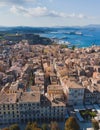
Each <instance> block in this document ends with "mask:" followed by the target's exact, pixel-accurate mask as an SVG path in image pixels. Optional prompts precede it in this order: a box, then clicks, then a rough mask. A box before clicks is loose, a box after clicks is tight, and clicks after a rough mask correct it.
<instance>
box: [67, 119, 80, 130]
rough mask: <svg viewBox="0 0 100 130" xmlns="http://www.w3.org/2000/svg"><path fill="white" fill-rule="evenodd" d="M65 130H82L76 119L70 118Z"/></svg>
mask: <svg viewBox="0 0 100 130" xmlns="http://www.w3.org/2000/svg"><path fill="white" fill-rule="evenodd" d="M65 130H80V127H79V124H78V123H77V121H76V119H75V118H74V117H69V118H68V119H67V120H66V122H65Z"/></svg>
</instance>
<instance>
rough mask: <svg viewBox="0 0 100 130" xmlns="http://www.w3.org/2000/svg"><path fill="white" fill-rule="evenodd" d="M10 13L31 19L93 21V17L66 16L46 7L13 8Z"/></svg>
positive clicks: (73, 14)
mask: <svg viewBox="0 0 100 130" xmlns="http://www.w3.org/2000/svg"><path fill="white" fill-rule="evenodd" d="M10 11H11V12H12V13H14V14H17V15H23V16H30V17H47V16H48V17H62V18H78V19H91V18H92V17H89V16H86V15H84V14H75V13H72V14H66V13H63V12H57V11H54V10H48V9H47V8H46V7H40V6H38V7H35V8H25V7H23V6H15V5H14V6H12V7H11V9H10Z"/></svg>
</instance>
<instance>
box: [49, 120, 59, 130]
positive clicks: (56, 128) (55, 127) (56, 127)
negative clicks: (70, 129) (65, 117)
mask: <svg viewBox="0 0 100 130" xmlns="http://www.w3.org/2000/svg"><path fill="white" fill-rule="evenodd" d="M51 130H59V125H58V123H57V122H56V121H55V122H51Z"/></svg>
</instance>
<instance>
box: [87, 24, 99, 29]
mask: <svg viewBox="0 0 100 130" xmlns="http://www.w3.org/2000/svg"><path fill="white" fill-rule="evenodd" d="M85 27H90V28H100V24H90V25H87V26H85Z"/></svg>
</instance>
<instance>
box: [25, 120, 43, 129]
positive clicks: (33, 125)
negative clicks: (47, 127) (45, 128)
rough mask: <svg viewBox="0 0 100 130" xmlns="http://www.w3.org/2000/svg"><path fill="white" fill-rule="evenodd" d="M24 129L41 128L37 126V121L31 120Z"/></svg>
mask: <svg viewBox="0 0 100 130" xmlns="http://www.w3.org/2000/svg"><path fill="white" fill-rule="evenodd" d="M25 130H41V129H40V128H38V124H37V122H32V123H30V122H28V123H27V125H26V128H25Z"/></svg>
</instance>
